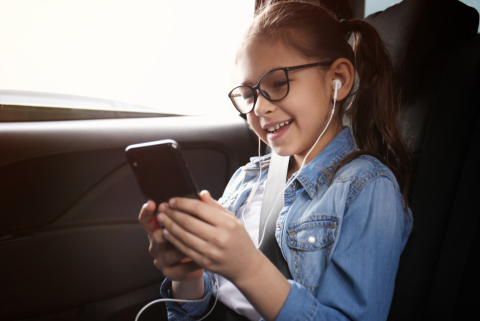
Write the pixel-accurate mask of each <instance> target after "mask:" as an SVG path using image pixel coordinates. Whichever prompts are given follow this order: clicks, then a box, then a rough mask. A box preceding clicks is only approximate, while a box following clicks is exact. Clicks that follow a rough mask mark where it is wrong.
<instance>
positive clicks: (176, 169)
mask: <svg viewBox="0 0 480 321" xmlns="http://www.w3.org/2000/svg"><path fill="white" fill-rule="evenodd" d="M125 154H126V156H127V159H128V162H129V164H130V167H131V168H132V170H133V172H134V173H135V178H136V179H137V183H138V185H139V186H140V190H141V191H142V193H143V195H144V196H145V197H146V198H147V200H152V201H154V202H155V208H158V205H159V204H160V203H163V202H168V200H169V199H171V198H172V197H186V198H193V199H198V200H199V199H200V197H199V196H198V189H197V185H196V184H195V181H194V180H193V177H192V174H191V173H190V171H189V169H188V166H187V163H186V162H185V159H184V158H183V155H182V152H181V150H180V145H179V144H178V143H177V142H176V141H174V140H172V139H164V140H158V141H154V142H147V143H141V144H134V145H130V146H128V147H127V148H126V149H125ZM157 214H158V213H155V215H154V219H155V223H156V225H157V228H160V226H159V224H158V222H157V219H156V215H157Z"/></svg>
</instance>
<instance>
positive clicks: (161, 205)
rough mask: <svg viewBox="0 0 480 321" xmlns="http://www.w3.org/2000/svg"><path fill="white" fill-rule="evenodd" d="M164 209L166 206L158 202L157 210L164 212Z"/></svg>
mask: <svg viewBox="0 0 480 321" xmlns="http://www.w3.org/2000/svg"><path fill="white" fill-rule="evenodd" d="M165 209H166V206H165V204H163V203H162V204H160V206H159V207H158V211H160V212H165Z"/></svg>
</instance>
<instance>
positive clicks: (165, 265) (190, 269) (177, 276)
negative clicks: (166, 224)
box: [138, 201, 203, 281]
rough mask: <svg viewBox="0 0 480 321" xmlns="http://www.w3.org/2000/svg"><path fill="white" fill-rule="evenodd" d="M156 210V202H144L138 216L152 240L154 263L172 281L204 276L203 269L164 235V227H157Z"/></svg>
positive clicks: (151, 248)
mask: <svg viewBox="0 0 480 321" xmlns="http://www.w3.org/2000/svg"><path fill="white" fill-rule="evenodd" d="M163 205H164V206H165V205H166V204H163ZM154 210H155V203H154V202H152V201H149V202H148V203H146V204H144V205H143V206H142V209H141V211H140V215H139V216H138V221H139V222H140V224H141V225H142V227H143V229H144V230H145V231H146V232H147V234H148V239H149V240H150V248H149V252H150V254H151V255H152V256H153V258H154V263H153V264H154V265H155V267H156V268H157V269H159V270H160V271H162V273H163V275H164V276H165V277H166V278H168V279H169V280H172V281H185V280H191V279H196V278H201V277H203V270H202V269H201V268H200V267H199V266H198V265H197V264H196V263H195V262H192V260H191V259H189V258H188V257H186V255H185V254H183V253H182V252H181V251H179V250H178V249H177V248H176V247H174V246H173V245H172V244H171V243H169V242H168V241H167V240H166V239H165V238H164V237H163V235H162V230H163V229H157V228H156V225H155V221H154V220H153V214H154Z"/></svg>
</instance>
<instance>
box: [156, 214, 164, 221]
mask: <svg viewBox="0 0 480 321" xmlns="http://www.w3.org/2000/svg"><path fill="white" fill-rule="evenodd" d="M157 220H158V221H159V222H160V223H163V221H165V217H164V216H163V215H161V214H160V215H158V216H157Z"/></svg>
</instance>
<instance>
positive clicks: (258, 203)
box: [213, 180, 267, 321]
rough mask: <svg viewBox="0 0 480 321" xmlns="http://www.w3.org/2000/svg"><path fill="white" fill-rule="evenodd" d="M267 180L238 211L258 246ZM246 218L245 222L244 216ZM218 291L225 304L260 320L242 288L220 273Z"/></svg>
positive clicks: (248, 316)
mask: <svg viewBox="0 0 480 321" xmlns="http://www.w3.org/2000/svg"><path fill="white" fill-rule="evenodd" d="M266 182H267V180H265V181H264V182H263V184H261V185H260V186H258V188H257V190H256V192H255V194H254V196H253V199H252V201H251V202H250V204H248V206H247V208H246V209H245V203H243V205H242V206H240V208H239V209H238V211H237V217H238V218H239V219H240V222H242V224H243V225H244V226H245V223H246V227H245V228H246V230H247V232H248V235H250V238H251V239H252V242H253V244H255V246H258V232H259V231H258V229H259V225H260V212H261V209H262V200H263V194H264V191H265V184H266ZM242 213H243V218H244V219H245V222H244V220H243V218H242ZM218 291H219V292H220V296H219V297H218V300H220V301H222V302H223V304H225V305H226V306H228V307H229V308H230V309H232V310H234V311H235V312H237V313H238V314H241V315H244V316H245V317H247V318H248V319H250V320H255V321H257V320H260V319H261V318H262V317H261V316H260V314H259V313H258V312H257V310H255V308H254V307H253V306H252V305H251V304H250V302H248V300H247V298H245V296H244V295H243V294H242V292H240V290H239V289H238V288H237V287H236V286H235V285H234V284H233V283H232V282H230V281H229V280H227V279H226V278H224V277H222V276H221V275H218ZM213 294H214V295H215V296H216V295H217V293H216V288H215V287H214V292H213Z"/></svg>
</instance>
